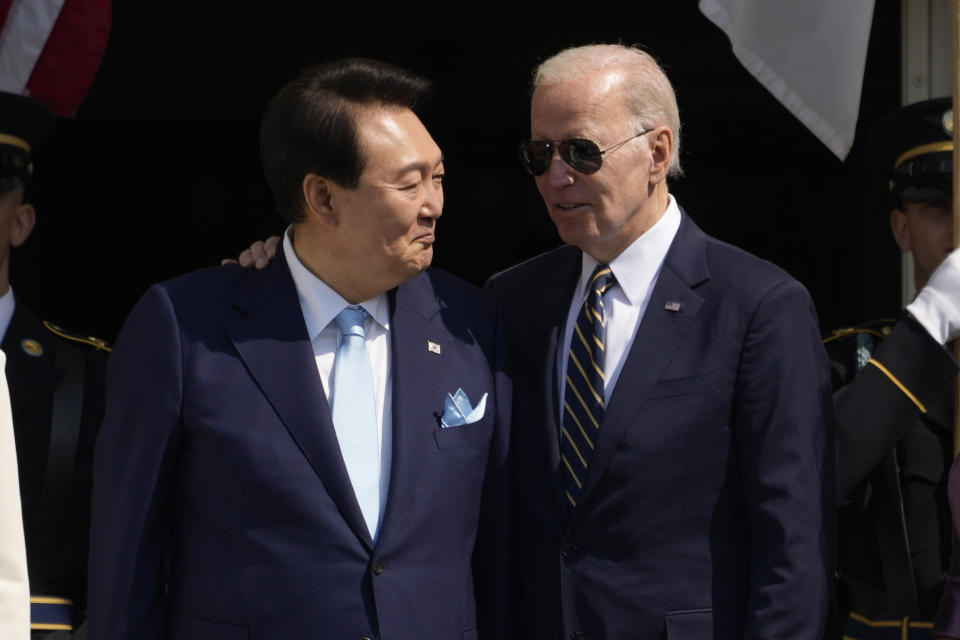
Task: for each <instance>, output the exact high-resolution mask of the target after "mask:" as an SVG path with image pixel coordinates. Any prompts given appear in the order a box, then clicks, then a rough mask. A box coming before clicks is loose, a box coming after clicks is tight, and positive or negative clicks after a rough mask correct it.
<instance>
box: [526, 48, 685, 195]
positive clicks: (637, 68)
mask: <svg viewBox="0 0 960 640" xmlns="http://www.w3.org/2000/svg"><path fill="white" fill-rule="evenodd" d="M607 69H619V70H623V71H625V72H626V73H627V74H628V78H629V79H628V82H627V85H626V90H627V101H628V108H629V109H630V112H631V114H632V116H633V125H634V127H635V128H636V129H637V131H642V130H643V129H647V128H649V127H654V126H661V125H667V126H668V127H670V129H671V130H672V131H673V157H672V158H671V159H670V172H669V175H670V176H671V177H679V176H681V175H683V170H682V169H681V167H680V111H679V109H678V108H677V96H676V95H675V94H674V92H673V86H672V85H671V84H670V80H669V79H667V74H666V73H664V71H663V69H662V68H661V67H660V65H659V64H658V63H657V61H656V60H654V59H653V56H651V55H650V54H649V53H647V52H646V51H642V50H640V49H638V48H636V47H627V46H624V45H622V44H592V45H587V46H583V47H573V48H570V49H564V50H563V51H561V52H560V53H557V54H556V55H554V56H552V57H550V58H548V59H547V60H545V61H544V62H543V63H542V64H541V65H540V66H539V67H537V68H536V70H534V74H533V89H534V90H535V89H536V88H537V87H539V86H540V85H547V84H554V83H558V82H565V81H569V80H572V79H574V78H579V77H582V76H584V75H595V74H596V73H598V72H600V71H604V70H607Z"/></svg>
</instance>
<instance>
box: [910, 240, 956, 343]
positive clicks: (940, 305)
mask: <svg viewBox="0 0 960 640" xmlns="http://www.w3.org/2000/svg"><path fill="white" fill-rule="evenodd" d="M907 311H909V312H910V314H911V315H913V317H914V318H916V319H917V322H919V323H920V324H921V325H923V328H924V329H926V330H927V332H928V333H929V334H930V335H931V336H933V339H934V340H936V341H937V342H939V343H940V344H946V343H948V342H950V341H951V340H955V339H956V338H957V337H960V249H954V250H953V251H952V252H951V253H950V255H948V256H947V259H946V260H944V261H943V262H942V263H941V264H940V266H939V267H937V270H936V271H934V272H933V275H931V276H930V280H928V281H927V286H925V287H924V288H923V289H921V290H920V293H918V294H917V297H916V298H914V300H913V302H911V303H910V304H908V305H907Z"/></svg>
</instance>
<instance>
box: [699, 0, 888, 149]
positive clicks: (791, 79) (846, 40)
mask: <svg viewBox="0 0 960 640" xmlns="http://www.w3.org/2000/svg"><path fill="white" fill-rule="evenodd" d="M873 3H874V0H803V1H802V2H798V1H797V0H700V11H702V12H703V14H704V15H705V16H707V18H709V19H710V20H711V21H712V22H713V23H714V24H716V25H717V26H718V27H720V28H721V29H722V30H723V31H724V33H726V34H727V37H728V38H730V42H731V44H732V45H733V53H734V55H736V56H737V59H739V60H740V62H741V63H742V64H743V66H744V67H746V69H747V71H749V72H750V73H751V74H753V76H754V77H756V78H757V80H759V81H760V83H761V84H762V85H763V86H764V87H766V88H767V90H768V91H770V93H772V94H773V95H774V97H776V98H777V100H779V101H780V102H782V103H783V105H784V106H785V107H786V108H787V109H789V110H790V112H791V113H793V115H795V116H796V117H797V118H798V119H799V120H800V122H802V123H803V124H804V125H806V127H807V128H808V129H810V131H812V132H813V134H814V135H816V136H817V138H819V139H820V141H821V142H823V144H825V145H826V146H827V148H829V149H830V150H831V151H832V152H833V153H834V154H836V155H837V157H839V158H840V159H841V160H842V159H843V158H845V157H846V156H847V153H848V152H849V151H850V146H851V145H852V144H853V135H854V131H855V129H856V126H857V112H858V110H859V108H860V90H861V88H862V86H863V67H864V64H865V63H866V60H867V43H868V41H869V39H870V21H871V19H872V17H873Z"/></svg>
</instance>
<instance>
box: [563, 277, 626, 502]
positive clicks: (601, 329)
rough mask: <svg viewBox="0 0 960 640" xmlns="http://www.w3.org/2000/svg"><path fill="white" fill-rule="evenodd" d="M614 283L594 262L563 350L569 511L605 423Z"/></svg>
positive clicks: (565, 455)
mask: <svg viewBox="0 0 960 640" xmlns="http://www.w3.org/2000/svg"><path fill="white" fill-rule="evenodd" d="M616 283H617V281H616V278H614V277H613V272H611V271H610V267H609V266H607V265H603V264H601V265H597V268H596V269H594V271H593V274H592V275H591V276H590V283H589V284H588V293H587V297H586V300H584V301H583V307H581V309H580V313H579V314H577V323H576V325H575V326H574V330H573V335H572V336H571V338H570V350H569V351H568V352H567V381H566V390H565V392H564V396H563V419H562V421H561V422H562V425H563V427H562V433H561V438H560V457H561V458H562V462H563V466H564V471H565V472H566V473H565V478H566V485H567V486H566V489H567V500H568V501H569V503H570V509H571V511H572V510H573V508H574V507H575V506H577V503H578V502H579V500H580V493H581V492H582V491H583V483H584V482H585V481H586V477H587V468H588V467H589V465H590V458H591V457H593V449H594V447H595V446H596V443H597V434H598V433H599V430H600V424H601V422H602V421H603V413H604V411H605V410H606V403H605V402H604V400H603V384H604V375H603V362H604V340H605V333H606V314H605V312H604V308H603V294H604V293H606V291H607V290H608V289H610V288H611V287H612V286H613V285H615V284H616Z"/></svg>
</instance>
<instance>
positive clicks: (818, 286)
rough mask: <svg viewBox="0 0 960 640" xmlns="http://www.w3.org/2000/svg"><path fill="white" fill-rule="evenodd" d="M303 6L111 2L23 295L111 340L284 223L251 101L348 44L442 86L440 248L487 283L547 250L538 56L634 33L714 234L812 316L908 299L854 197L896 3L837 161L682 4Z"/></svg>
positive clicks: (843, 320)
mask: <svg viewBox="0 0 960 640" xmlns="http://www.w3.org/2000/svg"><path fill="white" fill-rule="evenodd" d="M138 5H139V6H138ZM307 5H308V3H305V2H297V3H284V2H273V3H269V4H268V3H261V5H260V8H259V9H254V8H248V6H247V5H246V3H243V4H241V3H237V2H227V1H225V0H219V1H213V0H208V1H206V2H199V1H198V2H189V3H188V2H165V3H132V2H116V3H115V6H114V20H113V30H112V33H111V37H110V42H109V44H108V47H107V50H106V54H105V56H104V60H103V65H102V67H101V70H100V73H99V75H98V77H97V79H96V81H95V82H94V85H93V88H92V89H91V92H90V94H89V96H88V98H87V100H86V102H85V103H84V105H83V106H82V107H81V109H80V113H79V117H78V118H77V119H76V120H61V122H60V125H59V127H58V129H57V131H56V132H55V134H54V135H53V137H52V138H51V139H50V140H49V141H48V142H47V143H46V144H44V145H43V146H42V147H41V148H39V149H38V150H37V152H36V155H35V165H36V168H37V175H38V180H39V184H38V187H39V188H38V190H37V196H36V197H35V198H34V201H35V203H36V205H37V208H38V212H39V220H38V225H37V227H36V229H35V230H34V234H33V236H32V237H31V238H30V240H29V241H28V243H27V244H26V245H25V246H24V247H22V248H19V249H17V250H15V252H14V255H13V267H12V281H13V286H14V289H15V291H16V295H17V298H18V300H20V301H21V302H22V303H24V304H26V305H27V306H28V307H30V308H32V309H33V310H34V311H35V312H36V313H37V314H38V315H40V316H41V317H44V318H46V319H50V320H52V321H54V322H57V323H59V324H61V325H63V326H65V327H68V328H70V329H73V330H76V331H79V332H85V333H90V334H93V335H98V336H102V337H104V338H107V339H113V338H114V337H115V336H116V333H117V331H118V330H119V328H120V325H121V323H122V321H123V319H124V318H125V316H126V314H127V312H128V311H129V309H130V308H131V306H132V305H133V304H134V303H135V302H136V300H137V299H138V298H139V296H140V295H141V294H142V293H143V291H144V290H145V289H146V288H147V287H148V286H149V285H150V284H151V283H153V282H157V281H160V280H164V279H167V278H170V277H173V276H176V275H178V274H180V273H183V272H185V271H188V270H193V269H197V268H203V267H209V266H212V265H215V264H217V263H218V262H219V260H220V258H223V257H228V256H235V255H236V254H237V253H239V251H240V250H241V249H242V248H244V247H246V246H248V245H249V244H250V242H251V241H253V240H256V239H262V238H265V237H266V236H267V235H270V234H276V233H279V232H280V231H281V230H282V228H283V224H282V222H281V220H280V218H279V217H278V216H277V215H276V214H275V212H274V210H273V205H272V202H271V198H270V194H269V191H268V189H267V187H266V184H265V182H264V180H263V177H262V174H261V168H260V164H259V159H258V151H257V132H258V127H259V119H260V114H261V112H262V110H263V108H264V106H265V105H266V103H267V101H268V100H269V99H270V98H271V97H272V95H273V94H274V93H275V92H276V91H277V89H279V87H280V86H281V85H282V84H284V83H285V82H286V81H287V80H289V79H290V78H292V77H293V76H294V75H295V74H296V72H297V71H298V70H299V69H300V68H302V67H304V66H306V65H308V64H311V63H313V62H317V61H320V60H324V59H330V58H337V57H341V56H347V55H358V56H366V57H373V58H379V59H382V60H386V61H389V62H392V63H394V64H397V65H400V66H403V67H407V68H410V69H412V70H414V71H417V72H420V73H422V74H424V75H426V76H427V77H429V78H431V79H432V80H434V81H435V82H436V84H437V87H438V91H437V94H436V96H435V98H434V100H433V102H432V103H431V105H430V106H429V108H428V109H427V110H426V111H425V113H424V117H423V119H424V121H425V123H426V124H427V126H428V128H429V129H430V130H431V132H432V133H433V135H434V138H435V139H436V140H437V142H438V143H439V144H440V146H441V147H442V148H443V149H444V152H445V155H446V162H445V164H446V169H447V180H446V183H445V193H446V205H445V209H444V211H445V213H444V216H443V218H442V219H441V221H440V226H439V235H438V241H437V245H436V251H435V261H434V264H435V265H437V266H440V267H442V268H445V269H447V270H449V271H452V272H454V273H457V274H459V275H460V276H462V277H464V278H466V279H467V280H470V281H473V282H475V283H477V284H481V283H482V282H483V281H484V280H485V279H486V277H487V276H489V275H490V274H492V273H494V272H495V271H497V270H499V269H502V268H504V267H506V266H508V265H510V264H513V263H515V262H518V261H520V260H522V259H524V258H526V257H529V256H532V255H535V254H536V253H539V252H542V251H544V250H547V249H549V248H552V247H554V246H556V245H557V244H559V239H558V238H557V236H556V233H555V232H554V230H553V225H552V223H551V222H550V220H549V218H548V217H547V215H546V212H545V210H544V207H543V204H542V202H541V201H540V199H539V195H538V194H537V192H536V189H535V187H534V184H533V181H532V179H530V178H529V176H527V175H526V174H525V173H524V172H523V170H522V169H521V168H520V166H519V164H518V162H517V160H516V154H515V148H516V144H517V143H518V142H519V141H520V140H522V139H524V138H525V137H527V136H528V134H529V115H528V110H527V109H528V92H527V91H528V89H527V87H528V81H529V77H530V71H531V69H532V68H533V67H534V66H535V65H536V64H537V63H538V62H539V61H541V60H542V59H544V58H545V57H548V56H549V55H551V54H552V53H555V52H556V51H558V50H559V49H561V48H564V47H568V46H572V45H579V44H588V43H592V42H617V41H620V42H623V43H626V44H642V45H643V46H644V47H645V48H647V49H648V50H649V51H651V52H652V53H653V54H654V55H655V56H656V57H657V58H658V59H659V60H660V61H661V63H662V64H663V65H664V67H665V68H666V70H667V73H668V75H669V76H670V77H671V80H672V81H673V84H674V86H675V88H676V90H677V94H678V100H679V103H680V114H681V119H682V121H683V149H682V155H681V160H682V162H683V164H684V168H685V176H684V177H683V178H682V179H680V180H678V181H675V182H674V183H673V184H672V185H671V192H672V193H673V194H674V195H675V196H676V197H677V199H678V201H679V202H680V204H681V206H683V207H684V208H685V209H686V210H687V211H688V213H690V214H691V215H692V217H693V218H694V220H695V221H696V222H697V223H698V224H699V225H700V226H701V227H702V228H703V229H704V230H705V231H707V232H708V233H710V234H712V235H715V236H717V237H719V238H721V239H723V240H725V241H728V242H731V243H733V244H735V245H738V246H741V247H743V248H745V249H747V250H748V251H750V252H752V253H755V254H758V255H760V256H762V257H764V258H767V259H770V260H772V261H774V262H776V263H777V264H779V265H781V266H782V267H784V268H785V269H786V270H788V271H789V272H790V273H792V274H793V275H794V276H795V277H797V278H798V279H799V280H800V281H801V282H803V283H804V284H805V285H806V286H807V287H808V288H809V289H810V291H811V293H812V294H813V297H814V301H815V303H816V305H817V308H818V310H819V312H820V315H821V323H822V327H823V328H824V330H827V329H829V328H831V327H834V326H837V325H840V324H852V323H856V322H859V321H863V320H867V319H869V318H871V317H875V316H877V315H879V314H887V315H889V314H890V313H895V312H896V310H897V309H898V308H899V286H898V282H899V253H898V252H897V249H896V246H895V245H894V243H893V241H892V240H891V239H890V233H889V225H888V223H887V213H886V211H885V210H884V206H883V203H882V202H879V201H878V199H877V198H874V201H873V202H867V201H865V199H864V198H862V197H861V195H860V194H861V192H862V191H863V189H862V185H861V182H862V175H861V174H862V171H861V166H862V164H863V156H864V152H863V146H864V140H865V138H866V134H867V133H868V132H869V130H870V128H871V127H872V126H873V124H874V123H875V122H876V121H877V120H878V119H879V118H880V116H881V115H883V114H884V113H886V112H887V111H889V110H891V109H893V108H895V107H896V106H897V105H898V103H899V93H900V90H899V86H900V62H899V59H900V53H899V42H900V26H899V13H898V11H899V8H898V5H899V3H894V2H878V3H877V8H876V14H875V16H874V24H873V30H872V35H871V44H870V51H869V55H868V61H867V73H866V78H865V82H864V92H863V99H862V101H861V116H860V124H859V128H858V133H857V142H856V144H855V146H854V149H853V151H852V152H851V154H850V156H849V157H848V158H847V160H846V161H845V162H843V163H841V162H840V161H839V160H838V159H837V158H836V157H835V156H833V155H832V154H831V153H830V152H829V151H828V150H827V149H826V147H824V146H823V145H822V144H821V143H820V142H819V141H818V140H817V139H816V138H815V137H814V136H813V135H812V134H810V133H809V132H808V131H807V130H806V129H805V128H804V127H803V126H802V125H801V124H800V123H799V122H798V121H797V120H796V119H795V118H793V116H791V115H790V114H789V113H788V112H787V111H786V110H785V109H784V108H783V107H782V106H781V105H780V104H779V103H778V102H777V101H776V100H775V99H774V98H773V97H772V96H771V95H770V94H769V93H767V91H766V90H765V89H764V88H763V87H762V86H761V85H760V84H759V83H758V82H756V81H755V80H754V79H753V77H752V76H750V75H749V74H748V73H747V72H746V71H745V70H744V69H743V68H742V67H741V66H740V64H739V63H738V61H737V60H736V59H735V58H734V56H733V54H732V52H731V50H730V44H729V42H728V40H727V39H726V36H725V35H724V34H723V33H722V32H721V31H720V30H719V29H718V28H717V27H715V26H714V25H713V24H712V23H710V22H709V21H708V20H707V19H706V18H705V17H704V16H703V15H702V14H700V13H699V12H698V11H697V9H696V2H694V1H692V0H691V1H687V2H675V3H665V2H660V3H647V2H633V3H629V4H626V3H624V4H621V3H613V2H604V1H595V2H591V3H585V2H582V1H581V2H564V1H557V2H550V3H543V2H534V3H529V4H521V3H513V4H510V3H503V4H497V3H475V4H471V5H425V4H418V3H408V2H399V1H396V0H376V1H372V2H366V3H362V4H361V3H357V5H356V6H357V8H348V7H334V6H331V5H330V3H309V6H307ZM321 5H326V6H321ZM454 14H461V17H458V18H454V17H453V16H454ZM878 184H881V185H882V184H883V181H882V180H880V182H879V183H878Z"/></svg>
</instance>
